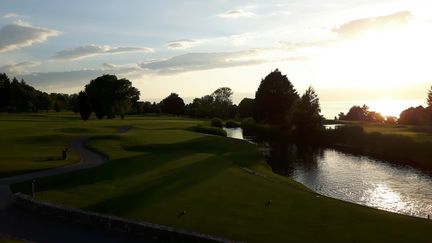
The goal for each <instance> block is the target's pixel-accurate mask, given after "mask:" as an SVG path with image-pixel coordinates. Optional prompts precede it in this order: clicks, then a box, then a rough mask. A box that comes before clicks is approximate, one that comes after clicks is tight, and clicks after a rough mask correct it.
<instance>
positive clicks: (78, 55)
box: [53, 45, 154, 60]
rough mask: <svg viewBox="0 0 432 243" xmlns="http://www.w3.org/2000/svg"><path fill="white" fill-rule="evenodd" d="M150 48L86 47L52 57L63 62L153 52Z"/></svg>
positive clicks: (62, 52) (60, 52) (58, 53)
mask: <svg viewBox="0 0 432 243" xmlns="http://www.w3.org/2000/svg"><path fill="white" fill-rule="evenodd" d="M153 51H154V50H153V49H152V48H147V47H112V46H107V45H106V46H98V45H88V46H80V47H76V48H72V49H67V50H63V51H59V52H57V54H56V55H55V56H54V57H53V58H54V59H63V60H78V59H83V58H87V57H92V56H98V55H106V54H122V53H132V52H147V53H148V52H153Z"/></svg>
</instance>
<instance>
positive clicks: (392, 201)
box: [361, 184, 409, 212]
mask: <svg viewBox="0 0 432 243" xmlns="http://www.w3.org/2000/svg"><path fill="white" fill-rule="evenodd" d="M361 200H362V201H365V202H366V204H367V205H369V206H372V207H376V208H380V209H384V210H388V211H393V212H400V211H401V210H402V209H404V210H407V207H409V205H407V203H406V202H404V200H403V199H402V198H401V196H400V194H399V193H397V192H395V191H393V190H392V189H391V188H389V187H388V186H387V185H385V184H377V185H376V186H375V188H372V189H369V190H367V191H365V193H364V196H363V197H362V199H361Z"/></svg>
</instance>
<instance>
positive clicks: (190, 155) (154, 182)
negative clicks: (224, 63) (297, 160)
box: [13, 118, 432, 242]
mask: <svg viewBox="0 0 432 243" xmlns="http://www.w3.org/2000/svg"><path fill="white" fill-rule="evenodd" d="M121 122H122V121H110V122H109V123H104V121H102V122H101V123H100V126H116V125H118V124H121ZM123 122H124V121H123ZM127 122H128V123H129V124H131V125H132V126H133V127H132V129H131V130H130V131H129V132H127V133H125V134H117V133H109V132H107V131H108V130H107V129H106V130H103V131H102V132H101V133H99V134H101V135H98V136H96V137H95V139H93V140H92V141H91V143H90V144H89V146H90V147H91V148H93V149H95V150H97V151H101V152H103V153H105V154H106V155H107V156H109V158H110V159H111V160H110V162H108V163H107V164H104V165H102V166H101V167H97V168H93V169H88V170H85V171H80V172H74V173H70V174H65V175H60V176H55V177H50V178H45V179H42V180H39V181H38V182H37V184H36V191H37V192H36V198H37V199H41V200H47V201H50V202H54V203H58V204H65V205H68V206H72V207H77V208H81V209H85V210H90V211H95V212H100V213H105V214H112V215H118V216H121V217H126V218H132V219H138V220H144V221H149V222H152V223H158V224H163V225H169V226H174V227H178V228H182V229H188V230H194V231H199V232H203V233H208V234H214V235H218V236H223V237H227V238H230V239H234V240H243V241H248V242H430V239H431V238H430V237H431V236H430V233H431V232H432V222H431V221H428V220H423V219H418V218H412V217H408V216H403V215H397V214H393V213H388V212H384V211H379V210H375V209H371V208H367V207H363V206H359V205H354V204H351V203H346V202H342V201H339V200H335V199H331V198H326V197H323V196H319V195H317V194H316V193H313V192H311V191H310V190H308V189H306V188H305V187H303V186H302V185H300V184H298V183H296V182H294V181H292V180H290V179H288V178H285V177H282V176H279V175H276V174H273V173H272V171H271V169H270V168H269V167H268V166H267V164H266V163H265V161H264V160H263V159H262V156H261V154H260V153H259V151H257V149H256V147H255V146H254V145H252V144H249V143H247V142H244V141H240V140H234V139H230V138H224V137H220V136H212V135H205V134H199V133H195V132H192V131H189V130H188V127H191V126H193V125H194V124H196V123H197V122H196V121H191V120H184V119H171V118H136V119H129V120H127ZM69 125H70V124H69ZM69 125H68V127H70V126H69ZM73 127H80V125H79V122H77V123H75V125H74V126H73ZM88 129H90V128H88ZM13 189H14V191H24V192H28V191H29V189H30V184H28V183H22V184H19V185H16V186H14V188H13ZM269 200H272V203H271V204H270V205H267V202H268V201H269ZM266 205H267V206H266ZM183 211H186V214H185V215H183V216H181V214H180V212H183Z"/></svg>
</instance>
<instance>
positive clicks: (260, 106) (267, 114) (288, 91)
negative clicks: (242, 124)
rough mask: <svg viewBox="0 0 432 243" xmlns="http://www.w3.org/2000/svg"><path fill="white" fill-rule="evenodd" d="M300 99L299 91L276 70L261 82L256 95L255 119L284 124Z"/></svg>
mask: <svg viewBox="0 0 432 243" xmlns="http://www.w3.org/2000/svg"><path fill="white" fill-rule="evenodd" d="M298 99H299V96H298V94H297V91H296V90H295V89H294V86H293V85H292V83H291V82H290V81H289V80H288V78H287V76H286V75H282V73H281V72H280V71H279V70H278V69H276V70H275V71H273V72H271V73H270V74H269V75H267V76H266V77H265V78H264V79H263V80H262V81H261V84H260V85H259V87H258V90H257V92H256V93H255V119H256V120H257V121H258V122H268V123H270V124H284V123H285V122H287V117H288V115H289V113H290V112H292V108H293V106H294V104H295V102H296V101H297V100H298Z"/></svg>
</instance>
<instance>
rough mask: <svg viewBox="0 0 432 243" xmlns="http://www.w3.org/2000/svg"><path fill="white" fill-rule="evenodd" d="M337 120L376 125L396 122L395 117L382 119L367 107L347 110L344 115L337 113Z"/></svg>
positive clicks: (382, 117)
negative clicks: (373, 123) (374, 123)
mask: <svg viewBox="0 0 432 243" xmlns="http://www.w3.org/2000/svg"><path fill="white" fill-rule="evenodd" d="M338 119H339V120H344V121H365V122H377V123H384V122H387V123H395V122H396V121H397V118H396V117H392V116H388V117H384V116H383V115H381V114H380V113H378V112H376V111H370V110H369V107H368V106H367V105H363V106H353V107H351V108H350V109H349V111H348V113H347V114H346V115H345V114H344V113H343V112H341V113H339V118H338Z"/></svg>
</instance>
